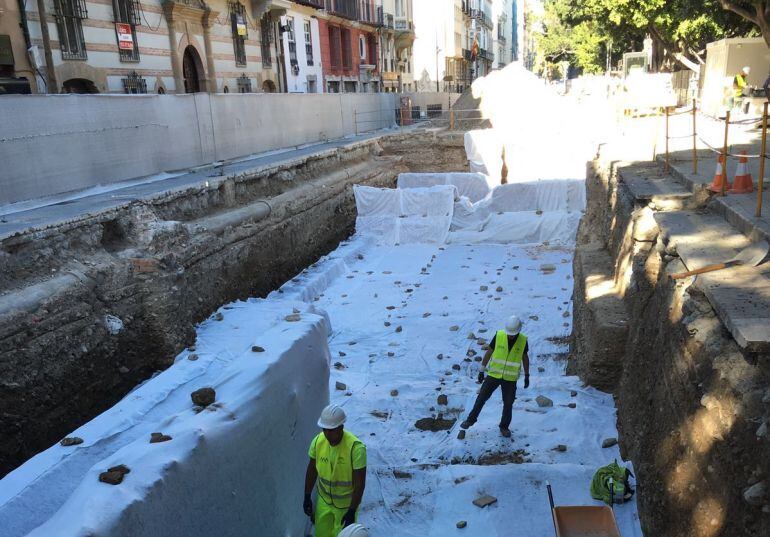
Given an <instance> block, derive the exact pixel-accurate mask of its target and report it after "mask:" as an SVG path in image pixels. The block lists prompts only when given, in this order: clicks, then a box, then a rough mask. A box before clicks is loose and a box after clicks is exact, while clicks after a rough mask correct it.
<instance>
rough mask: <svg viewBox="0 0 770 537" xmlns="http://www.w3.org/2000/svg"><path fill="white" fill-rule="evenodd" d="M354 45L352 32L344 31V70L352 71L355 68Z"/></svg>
mask: <svg viewBox="0 0 770 537" xmlns="http://www.w3.org/2000/svg"><path fill="white" fill-rule="evenodd" d="M352 45H353V44H352V43H351V42H350V30H349V29H347V28H343V29H342V68H343V69H346V70H350V69H352V68H353V46H352Z"/></svg>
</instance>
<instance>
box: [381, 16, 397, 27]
mask: <svg viewBox="0 0 770 537" xmlns="http://www.w3.org/2000/svg"><path fill="white" fill-rule="evenodd" d="M382 25H383V26H384V27H385V28H387V29H389V30H393V29H394V28H395V27H396V26H395V22H393V15H392V14H390V13H385V14H384V15H383V18H382Z"/></svg>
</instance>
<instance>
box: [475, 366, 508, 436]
mask: <svg viewBox="0 0 770 537" xmlns="http://www.w3.org/2000/svg"><path fill="white" fill-rule="evenodd" d="M498 386H499V387H500V391H502V392H503V416H502V418H500V427H501V428H504V429H507V428H508V426H509V425H510V424H511V413H512V412H513V401H514V400H515V399H516V381H510V380H503V379H496V378H494V377H490V376H489V375H487V377H486V378H485V379H484V382H483V383H482V384H481V389H480V390H479V395H478V396H477V397H476V403H475V404H474V405H473V410H471V413H470V414H468V421H469V422H471V424H473V423H476V420H477V419H479V414H480V413H481V409H482V408H484V404H485V403H486V402H487V400H488V399H489V398H490V397H492V394H493V393H495V390H496V389H497V387H498Z"/></svg>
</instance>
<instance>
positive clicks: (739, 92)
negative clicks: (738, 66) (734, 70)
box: [734, 75, 746, 99]
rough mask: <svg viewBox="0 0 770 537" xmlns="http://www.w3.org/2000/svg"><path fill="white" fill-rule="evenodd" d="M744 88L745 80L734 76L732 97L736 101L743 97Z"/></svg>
mask: <svg viewBox="0 0 770 537" xmlns="http://www.w3.org/2000/svg"><path fill="white" fill-rule="evenodd" d="M745 87H746V79H745V78H743V75H736V76H735V88H734V95H735V98H736V99H740V98H741V97H743V88H745Z"/></svg>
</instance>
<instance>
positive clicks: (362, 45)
mask: <svg viewBox="0 0 770 537" xmlns="http://www.w3.org/2000/svg"><path fill="white" fill-rule="evenodd" d="M358 54H359V56H360V57H361V60H365V59H366V38H365V37H364V36H363V35H359V36H358ZM361 63H366V62H364V61H362V62H361Z"/></svg>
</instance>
